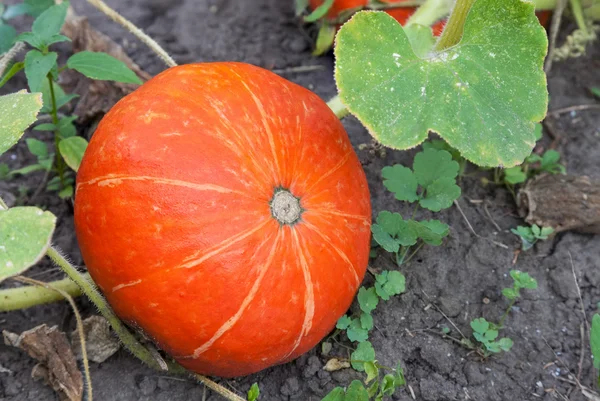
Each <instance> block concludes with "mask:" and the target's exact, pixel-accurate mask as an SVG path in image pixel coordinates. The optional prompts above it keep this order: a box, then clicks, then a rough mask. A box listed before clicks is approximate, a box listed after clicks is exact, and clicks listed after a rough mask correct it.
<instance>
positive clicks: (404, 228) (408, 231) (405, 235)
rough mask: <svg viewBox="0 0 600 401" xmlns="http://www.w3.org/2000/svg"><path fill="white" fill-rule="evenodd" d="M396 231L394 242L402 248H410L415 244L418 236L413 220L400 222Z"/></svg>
mask: <svg viewBox="0 0 600 401" xmlns="http://www.w3.org/2000/svg"><path fill="white" fill-rule="evenodd" d="M399 227H400V228H399V230H398V235H397V236H396V240H397V241H398V242H399V243H400V245H402V246H412V245H414V244H416V243H417V239H418V238H419V236H420V233H419V229H418V228H417V227H416V226H415V221H414V220H408V221H402V222H401V224H400V226H399Z"/></svg>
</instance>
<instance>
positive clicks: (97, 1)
mask: <svg viewBox="0 0 600 401" xmlns="http://www.w3.org/2000/svg"><path fill="white" fill-rule="evenodd" d="M88 3H90V4H91V5H93V6H94V7H96V8H97V9H98V10H100V11H102V12H103V13H104V14H106V15H107V16H108V17H109V18H110V19H112V20H113V21H115V22H116V23H118V24H120V25H121V26H123V27H124V28H125V29H127V30H128V31H129V32H131V33H132V34H133V35H134V36H135V37H136V38H138V39H139V40H140V41H141V42H142V43H144V44H145V45H146V46H148V47H149V48H150V49H152V51H154V53H156V55H157V56H158V57H160V58H161V59H162V60H163V61H164V62H165V64H166V65H168V66H169V67H175V66H176V65H177V63H176V62H175V60H173V59H172V58H171V56H169V54H168V53H167V52H166V51H165V50H164V49H163V48H162V47H161V46H160V45H159V44H158V43H156V41H155V40H154V39H152V38H151V37H150V36H148V35H146V34H145V33H144V32H143V31H142V30H141V29H140V28H138V27H137V26H135V25H134V24H133V23H131V22H130V21H129V20H127V19H126V18H125V17H123V16H122V15H121V14H119V13H118V12H116V11H115V10H113V9H112V8H110V7H109V6H108V5H107V4H106V3H105V2H103V1H102V0H88Z"/></svg>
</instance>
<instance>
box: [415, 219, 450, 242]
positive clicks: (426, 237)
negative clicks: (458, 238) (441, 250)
mask: <svg viewBox="0 0 600 401" xmlns="http://www.w3.org/2000/svg"><path fill="white" fill-rule="evenodd" d="M416 224H418V225H415V228H416V230H418V235H419V238H421V239H422V240H423V242H425V243H426V244H429V245H436V246H438V245H441V244H442V239H443V238H444V237H446V236H447V235H448V233H450V227H448V225H447V224H445V223H442V222H441V221H439V220H423V221H419V222H416Z"/></svg>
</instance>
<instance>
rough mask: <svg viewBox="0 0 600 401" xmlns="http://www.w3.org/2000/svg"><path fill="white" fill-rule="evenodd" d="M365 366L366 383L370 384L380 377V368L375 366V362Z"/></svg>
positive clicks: (367, 363) (366, 363)
mask: <svg viewBox="0 0 600 401" xmlns="http://www.w3.org/2000/svg"><path fill="white" fill-rule="evenodd" d="M363 366H364V368H365V373H366V374H367V378H366V379H365V383H369V382H370V381H371V380H373V379H376V378H377V377H378V376H379V368H378V367H377V366H376V365H375V362H365V363H364V364H363Z"/></svg>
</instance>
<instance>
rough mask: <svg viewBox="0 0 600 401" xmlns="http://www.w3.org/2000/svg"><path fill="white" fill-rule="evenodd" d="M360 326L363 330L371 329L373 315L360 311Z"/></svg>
mask: <svg viewBox="0 0 600 401" xmlns="http://www.w3.org/2000/svg"><path fill="white" fill-rule="evenodd" d="M359 320H360V326H361V327H362V328H363V329H365V330H371V329H372V328H373V316H371V315H370V314H368V313H364V312H363V313H361V314H360V317H359Z"/></svg>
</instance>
